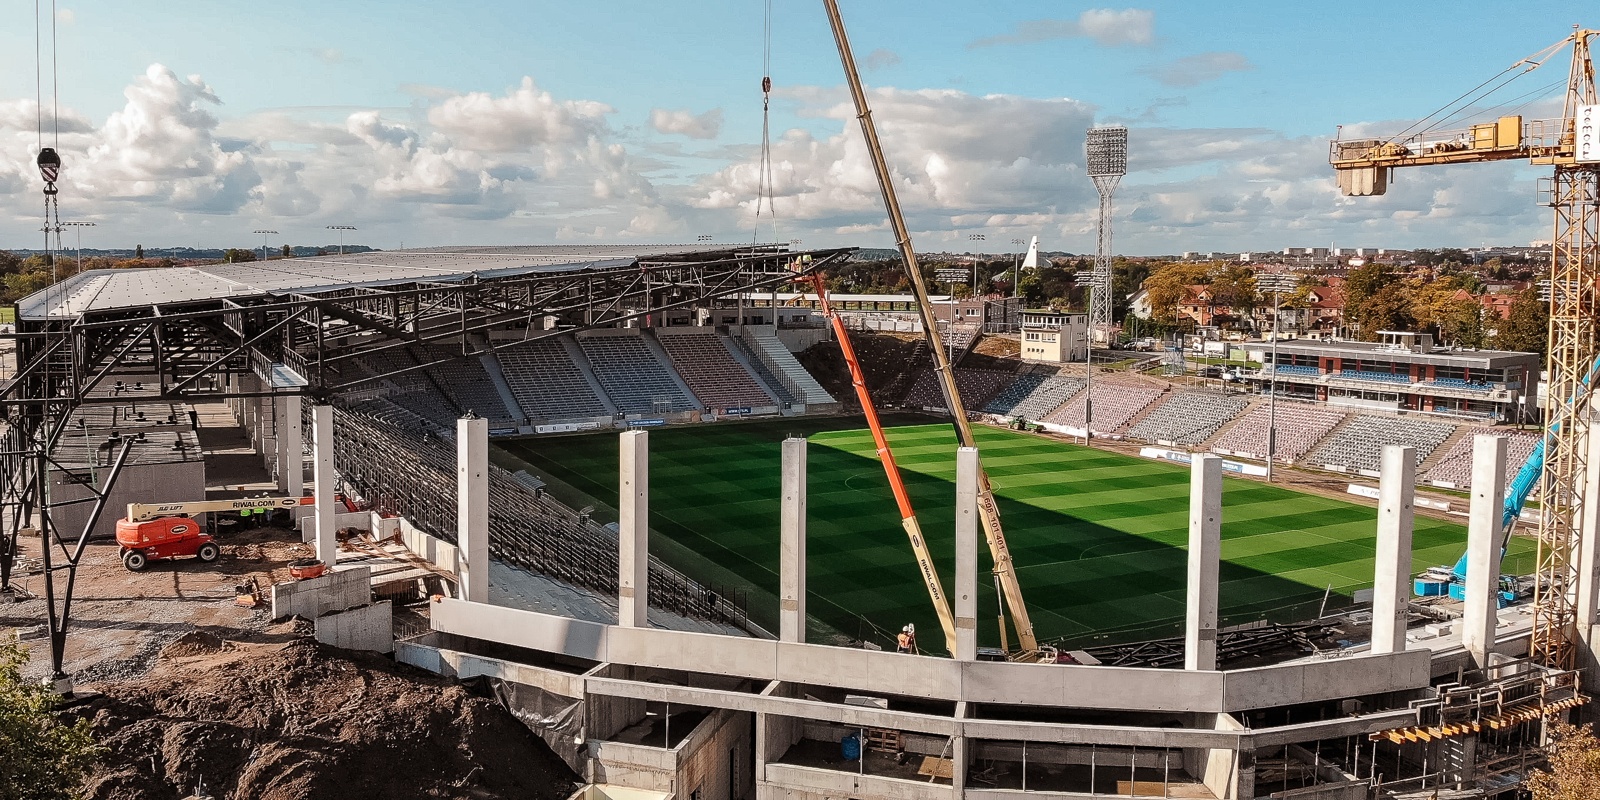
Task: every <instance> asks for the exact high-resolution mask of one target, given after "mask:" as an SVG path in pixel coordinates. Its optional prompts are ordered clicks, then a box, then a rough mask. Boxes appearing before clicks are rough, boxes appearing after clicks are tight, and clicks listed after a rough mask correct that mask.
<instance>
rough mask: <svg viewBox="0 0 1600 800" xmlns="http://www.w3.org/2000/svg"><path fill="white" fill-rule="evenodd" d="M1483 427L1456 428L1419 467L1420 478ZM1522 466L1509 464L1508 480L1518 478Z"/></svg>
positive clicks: (1462, 426) (1464, 426)
mask: <svg viewBox="0 0 1600 800" xmlns="http://www.w3.org/2000/svg"><path fill="white" fill-rule="evenodd" d="M1481 427H1482V426H1480V425H1458V426H1456V430H1455V433H1452V434H1450V435H1449V436H1447V437H1445V440H1444V441H1442V442H1440V443H1439V446H1438V447H1435V448H1433V452H1431V453H1429V454H1428V457H1427V458H1425V459H1423V461H1422V463H1421V464H1418V465H1417V475H1418V476H1419V478H1420V476H1422V475H1423V474H1425V473H1427V471H1428V470H1430V469H1433V468H1434V467H1436V466H1438V465H1439V462H1440V461H1441V460H1443V459H1444V457H1445V456H1447V455H1449V454H1450V451H1451V450H1453V449H1455V446H1456V443H1457V442H1460V441H1461V440H1462V439H1464V438H1466V437H1468V436H1471V435H1472V434H1473V433H1474V432H1476V431H1478V430H1479V429H1480V428H1481ZM1521 466H1522V465H1521V464H1515V465H1513V464H1507V465H1506V467H1507V469H1509V470H1511V472H1509V473H1507V478H1508V479H1509V478H1512V477H1515V476H1516V470H1517V469H1519V468H1520V467H1521Z"/></svg>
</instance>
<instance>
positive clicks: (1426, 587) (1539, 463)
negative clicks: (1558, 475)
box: [1412, 359, 1600, 608]
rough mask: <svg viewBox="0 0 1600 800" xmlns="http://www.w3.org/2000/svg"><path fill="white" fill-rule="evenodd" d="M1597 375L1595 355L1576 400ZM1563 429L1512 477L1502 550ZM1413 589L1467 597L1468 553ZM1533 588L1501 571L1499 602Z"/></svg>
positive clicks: (1556, 427) (1555, 427) (1583, 398)
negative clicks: (1452, 565)
mask: <svg viewBox="0 0 1600 800" xmlns="http://www.w3.org/2000/svg"><path fill="white" fill-rule="evenodd" d="M1596 375H1600V359H1596V360H1595V362H1594V366H1592V367H1590V368H1589V374H1588V375H1586V376H1584V378H1583V387H1584V390H1585V391H1584V392H1582V393H1581V394H1580V395H1579V396H1578V397H1575V398H1573V400H1572V401H1573V402H1575V403H1583V402H1587V400H1588V395H1589V391H1588V389H1589V387H1590V385H1591V382H1592V381H1593V380H1594V378H1595V376H1596ZM1560 432H1561V423H1559V422H1557V423H1553V424H1552V425H1551V426H1550V427H1549V428H1548V429H1547V430H1545V432H1544V436H1543V437H1542V438H1540V439H1539V443H1538V444H1536V445H1534V446H1533V452H1532V453H1529V454H1528V460H1527V461H1524V462H1523V463H1522V469H1520V470H1518V471H1517V477H1516V478H1515V479H1514V480H1512V481H1511V486H1510V488H1509V489H1508V490H1507V491H1506V500H1505V505H1504V507H1503V513H1502V514H1501V516H1500V553H1501V554H1502V555H1504V554H1505V550H1506V543H1508V542H1509V541H1511V530H1512V528H1513V527H1514V526H1515V525H1516V523H1517V519H1518V518H1520V517H1521V516H1522V509H1523V507H1525V506H1526V505H1527V503H1528V497H1529V496H1530V495H1532V494H1533V490H1534V487H1536V486H1538V485H1539V478H1540V477H1542V476H1543V474H1544V454H1545V451H1546V449H1547V448H1548V447H1549V446H1550V444H1551V443H1552V441H1553V440H1554V439H1555V437H1556V434H1558V433H1560ZM1412 590H1413V592H1414V593H1415V594H1416V595H1417V596H1418V597H1439V596H1443V595H1445V594H1448V595H1449V596H1450V598H1451V599H1453V600H1465V599H1467V554H1466V553H1462V554H1461V559H1460V560H1458V561H1457V562H1456V565H1455V566H1454V567H1450V568H1446V567H1433V568H1431V569H1429V570H1427V571H1426V572H1424V573H1423V574H1422V575H1420V576H1418V577H1417V579H1416V582H1415V584H1414V586H1413V587H1412ZM1532 592H1533V581H1531V580H1529V579H1527V578H1520V577H1516V576H1513V575H1501V576H1500V581H1499V588H1498V590H1497V592H1496V594H1497V595H1498V596H1499V600H1500V603H1499V606H1500V607H1501V608H1505V607H1506V604H1508V603H1511V602H1513V601H1515V600H1517V599H1518V598H1521V597H1527V596H1528V595H1530V594H1532Z"/></svg>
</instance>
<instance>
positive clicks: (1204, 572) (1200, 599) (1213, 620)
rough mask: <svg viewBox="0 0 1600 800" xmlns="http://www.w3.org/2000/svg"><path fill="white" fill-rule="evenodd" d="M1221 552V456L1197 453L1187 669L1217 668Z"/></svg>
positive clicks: (1191, 505) (1191, 525) (1191, 515)
mask: <svg viewBox="0 0 1600 800" xmlns="http://www.w3.org/2000/svg"><path fill="white" fill-rule="evenodd" d="M1221 556H1222V458H1221V457H1220V456H1216V455H1213V454H1211V453H1198V454H1196V455H1195V456H1194V460H1193V461H1192V462H1191V464H1190V476H1189V593H1188V602H1187V604H1186V606H1185V608H1186V611H1187V617H1188V619H1187V621H1186V624H1185V626H1184V650H1183V652H1184V656H1183V667H1184V669H1195V670H1213V669H1216V668H1217V584H1218V582H1219V574H1218V573H1219V571H1220V569H1221Z"/></svg>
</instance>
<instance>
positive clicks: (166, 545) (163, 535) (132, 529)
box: [117, 497, 313, 572]
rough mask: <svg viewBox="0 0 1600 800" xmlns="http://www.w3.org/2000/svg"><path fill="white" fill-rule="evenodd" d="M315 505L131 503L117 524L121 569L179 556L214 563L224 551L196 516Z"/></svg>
mask: <svg viewBox="0 0 1600 800" xmlns="http://www.w3.org/2000/svg"><path fill="white" fill-rule="evenodd" d="M312 504H313V500H312V498H310V497H251V498H242V499H238V500H210V501H199V502H193V503H129V504H128V516H126V517H123V518H122V519H119V520H117V545H118V546H119V547H120V549H121V551H122V565H123V566H124V567H127V568H128V569H129V570H131V571H133V572H139V571H141V570H143V569H144V568H145V567H147V566H149V564H150V562H151V561H162V560H166V559H170V558H177V557H179V556H194V557H195V558H198V559H199V560H201V561H203V562H206V563H211V562H213V561H216V560H217V559H218V558H219V557H221V556H222V549H221V548H219V547H218V546H217V543H216V542H215V541H213V540H212V537H211V534H209V533H207V532H205V531H204V530H203V529H202V528H201V526H200V522H199V520H197V519H195V518H194V515H195V514H202V513H207V512H216V511H232V512H246V511H249V512H254V511H266V510H270V509H274V508H294V507H296V506H309V505H312Z"/></svg>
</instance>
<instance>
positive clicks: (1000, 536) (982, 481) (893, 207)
mask: <svg viewBox="0 0 1600 800" xmlns="http://www.w3.org/2000/svg"><path fill="white" fill-rule="evenodd" d="M823 6H824V7H825V8H826V9H827V12H828V22H829V24H830V25H831V26H832V28H833V40H834V44H836V45H837V46H838V48H839V60H840V61H841V62H842V63H843V65H844V75H845V80H846V82H847V83H849V85H850V96H851V98H852V99H853V100H854V101H855V107H856V119H857V120H859V121H860V123H861V134H862V136H863V137H864V138H865V139H866V142H867V152H868V153H869V154H870V155H871V158H872V167H873V171H874V172H875V173H876V174H877V176H878V188H879V190H880V191H882V193H883V205H884V207H885V209H886V210H887V211H888V214H889V224H890V225H891V227H892V228H893V230H894V237H895V243H896V244H897V245H898V246H899V248H900V255H901V258H902V259H904V261H905V268H906V273H907V276H908V277H909V278H910V279H911V288H912V291H913V292H914V293H915V294H916V298H917V310H918V312H919V314H920V316H921V319H922V330H923V333H924V334H925V335H926V336H927V337H928V343H929V344H930V345H932V346H931V347H930V348H929V349H930V350H932V351H933V363H934V372H935V374H936V375H937V376H938V378H939V385H940V388H941V389H942V390H943V392H944V398H945V405H946V407H948V408H949V409H950V415H951V416H952V417H954V419H955V428H956V438H957V439H958V440H959V441H960V443H961V446H962V447H977V440H976V439H975V438H974V436H973V434H972V423H971V422H970V421H969V420H968V419H967V410H966V406H965V405H964V404H963V403H962V402H961V393H960V392H959V391H958V390H957V388H956V378H955V372H954V371H953V370H952V369H951V367H950V361H949V359H948V358H946V357H945V353H944V347H943V345H942V343H941V342H940V341H939V327H938V322H937V320H936V319H935V318H934V314H933V304H932V303H931V302H930V301H929V299H928V286H927V282H926V281H925V280H923V277H922V268H921V267H920V266H919V265H918V264H917V254H916V252H915V250H914V249H913V248H912V246H911V234H910V232H909V231H908V230H907V229H906V221H905V217H904V216H902V215H901V213H900V200H899V199H898V198H897V197H896V196H895V191H894V181H893V178H892V176H891V175H890V173H889V164H888V162H887V161H885V160H884V156H883V147H882V146H881V145H880V144H879V142H878V130H877V127H876V126H874V125H873V123H872V109H871V108H870V107H869V106H868V105H867V93H866V90H865V89H864V88H862V85H861V75H860V73H859V72H857V70H856V61H855V56H854V55H853V54H852V53H851V51H850V39H849V36H847V35H846V33H845V29H844V19H843V18H842V17H841V16H840V15H839V4H838V2H837V0H823ZM978 516H979V518H980V519H981V520H982V522H983V532H984V539H985V540H986V541H987V542H988V545H989V556H990V559H991V560H992V561H993V563H994V574H995V577H996V578H997V579H998V582H999V584H1000V590H1001V595H1002V602H1004V603H1005V604H1006V606H1007V609H1008V610H1009V611H1010V614H1011V624H1012V625H1013V626H1014V627H1015V628H1016V632H1017V642H1018V644H1019V646H1020V647H1021V650H1022V654H1021V655H1022V657H1023V658H1027V659H1031V658H1035V657H1037V653H1038V652H1039V642H1038V639H1037V638H1036V637H1035V636H1034V633H1033V622H1032V620H1030V619H1029V618H1028V607H1027V605H1026V604H1025V603H1024V602H1023V599H1022V586H1021V585H1020V584H1019V583H1018V582H1017V574H1016V569H1015V567H1014V566H1013V564H1012V562H1011V550H1010V548H1009V547H1007V546H1006V537H1005V532H1004V531H1003V530H1002V529H1001V527H1000V506H999V504H998V503H997V502H996V501H995V497H994V490H993V488H992V487H991V486H990V484H989V476H988V473H986V472H984V471H983V470H981V469H980V470H979V472H978ZM1003 635H1004V631H1002V636H1003Z"/></svg>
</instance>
